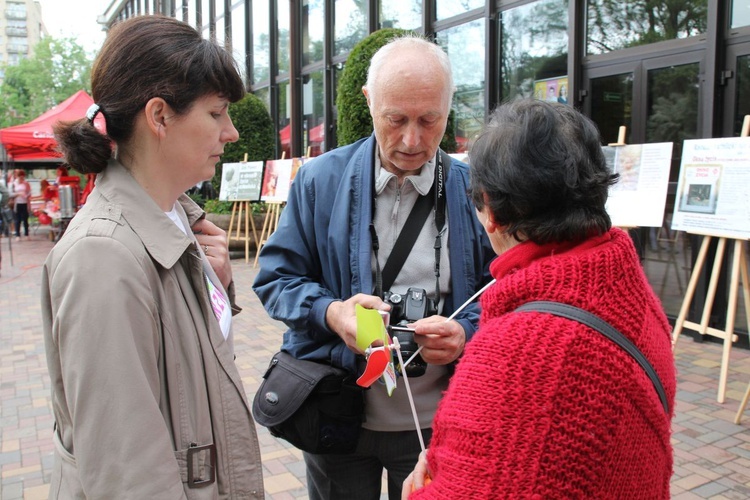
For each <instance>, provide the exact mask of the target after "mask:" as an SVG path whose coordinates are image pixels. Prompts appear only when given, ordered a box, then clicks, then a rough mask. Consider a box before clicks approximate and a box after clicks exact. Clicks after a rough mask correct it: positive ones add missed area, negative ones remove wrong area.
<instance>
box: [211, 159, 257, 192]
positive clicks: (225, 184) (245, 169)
mask: <svg viewBox="0 0 750 500" xmlns="http://www.w3.org/2000/svg"><path fill="white" fill-rule="evenodd" d="M262 179H263V162H262V161H248V162H239V163H224V164H223V165H222V172H221V186H220V187H219V200H220V201H259V200H260V189H261V180H262Z"/></svg>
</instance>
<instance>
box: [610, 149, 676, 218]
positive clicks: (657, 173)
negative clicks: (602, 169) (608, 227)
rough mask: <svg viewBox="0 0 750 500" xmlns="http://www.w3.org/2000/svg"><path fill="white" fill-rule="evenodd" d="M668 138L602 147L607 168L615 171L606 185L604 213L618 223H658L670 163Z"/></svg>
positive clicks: (662, 208) (661, 211) (662, 213)
mask: <svg viewBox="0 0 750 500" xmlns="http://www.w3.org/2000/svg"><path fill="white" fill-rule="evenodd" d="M672 148H673V144H672V143H671V142H660V143H654V144H629V145H627V146H605V147H603V148H602V150H603V151H604V157H605V159H606V161H607V165H608V166H609V169H610V171H612V172H613V173H617V174H619V176H620V177H619V179H618V181H617V183H616V184H614V185H613V186H611V187H610V188H609V198H608V199H607V213H608V214H609V217H610V218H611V219H612V224H613V225H615V226H619V227H661V226H662V224H663V222H664V209H665V207H666V203H667V189H668V188H669V171H670V168H671V166H672Z"/></svg>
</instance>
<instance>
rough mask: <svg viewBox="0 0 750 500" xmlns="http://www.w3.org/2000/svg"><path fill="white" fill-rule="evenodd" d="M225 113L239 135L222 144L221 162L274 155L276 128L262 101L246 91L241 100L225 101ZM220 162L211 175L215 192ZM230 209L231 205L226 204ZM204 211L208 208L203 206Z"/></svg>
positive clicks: (219, 175)
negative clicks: (228, 102)
mask: <svg viewBox="0 0 750 500" xmlns="http://www.w3.org/2000/svg"><path fill="white" fill-rule="evenodd" d="M229 116H230V117H232V122H233V123H234V126H235V128H236V129H237V132H239V134H240V138H239V140H238V141H237V142H231V143H228V144H227V145H226V146H224V154H223V155H222V162H223V163H236V162H239V161H243V160H244V159H245V153H247V161H263V160H272V159H274V158H275V155H276V142H277V137H276V131H275V130H274V126H273V120H272V119H271V115H270V114H269V113H268V109H266V105H265V103H264V102H263V101H262V100H261V99H260V98H259V97H257V96H256V95H254V94H247V95H246V96H245V97H244V98H242V99H241V100H239V101H237V102H234V103H232V104H230V105H229ZM221 171H222V168H221V165H219V166H218V167H217V168H216V174H215V175H214V177H213V178H212V179H211V183H212V184H213V186H214V188H215V189H216V192H217V193H218V192H219V189H220V188H221ZM230 210H231V205H230ZM207 211H208V210H207Z"/></svg>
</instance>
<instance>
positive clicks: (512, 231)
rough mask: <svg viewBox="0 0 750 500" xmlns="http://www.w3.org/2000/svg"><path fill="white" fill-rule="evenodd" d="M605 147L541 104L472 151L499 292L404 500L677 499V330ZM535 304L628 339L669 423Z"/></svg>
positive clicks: (591, 339)
mask: <svg viewBox="0 0 750 500" xmlns="http://www.w3.org/2000/svg"><path fill="white" fill-rule="evenodd" d="M599 140H600V139H599V132H598V130H597V128H596V126H595V125H594V123H593V122H591V121H590V120H589V119H588V118H586V117H585V116H583V115H582V114H580V113H579V112H577V111H576V110H575V109H573V108H572V107H570V106H566V105H562V104H558V103H548V102H542V101H536V100H530V99H529V100H518V101H513V102H510V103H507V104H504V105H502V106H500V107H499V108H498V109H497V110H496V111H495V112H494V114H493V115H492V120H491V123H490V124H489V125H488V126H487V127H486V129H485V130H484V131H483V133H482V134H481V135H480V136H479V138H478V139H477V140H476V142H475V145H474V146H473V147H472V149H471V152H470V155H469V159H470V164H471V192H470V195H471V196H472V198H473V201H474V203H475V205H476V207H477V214H478V217H479V219H480V221H481V222H482V224H483V225H484V227H485V230H486V231H487V234H488V235H489V237H490V241H491V242H492V245H493V248H494V250H495V252H496V253H497V254H498V257H497V258H496V259H495V261H494V262H493V263H492V265H491V271H492V274H493V277H494V278H495V279H496V280H497V281H496V283H495V284H494V285H493V286H492V287H491V288H489V289H488V290H487V292H485V293H484V295H483V296H482V297H481V299H480V300H481V304H482V317H481V320H480V328H479V330H478V331H477V332H476V334H475V335H474V337H473V339H472V341H471V342H469V343H468V344H467V347H466V350H465V351H464V355H463V358H462V359H461V361H460V362H459V364H458V366H457V368H456V373H455V375H454V376H453V378H452V380H451V383H450V386H449V388H448V391H447V393H446V395H445V397H444V398H443V400H442V401H441V403H440V406H439V408H438V411H437V414H436V416H435V420H434V424H433V430H434V434H433V436H432V441H431V444H430V449H429V450H428V452H427V454H426V456H424V454H423V456H422V458H421V459H420V463H419V464H418V465H417V467H416V469H415V471H414V472H413V473H412V475H411V476H410V477H409V479H408V480H407V481H406V483H405V486H404V498H407V497H408V498H411V499H420V500H421V499H457V498H461V499H466V498H477V499H489V498H532V499H546V498H627V499H636V498H644V499H657V498H664V499H666V498H669V480H670V476H671V473H672V446H671V444H670V422H671V418H672V415H673V413H674V396H675V385H676V381H675V366H674V361H673V356H672V349H671V345H670V330H671V329H670V326H669V324H668V322H667V318H666V316H665V314H664V312H663V309H662V306H661V304H660V302H659V300H658V298H657V297H656V295H655V294H654V292H653V291H652V290H651V287H650V286H649V284H648V282H647V280H646V277H645V275H644V273H643V270H642V268H641V265H640V262H639V260H638V255H637V254H636V251H635V248H634V247H633V244H632V242H631V240H630V239H629V237H628V235H627V234H626V233H625V232H623V231H621V230H620V229H617V228H612V227H611V221H610V218H609V216H608V215H607V212H606V211H605V208H604V205H605V202H606V201H607V193H608V189H609V187H610V186H611V185H612V184H613V183H614V182H615V181H616V176H614V175H612V174H611V173H610V172H609V170H608V169H607V166H606V164H605V160H604V156H603V154H602V150H601V147H600V142H599ZM536 300H544V301H557V302H563V303H566V304H569V305H573V306H577V307H580V308H583V309H586V310H588V311H589V312H592V313H594V314H596V315H598V316H599V317H601V318H602V319H604V320H605V321H607V322H609V323H610V324H611V325H612V326H614V327H615V328H616V329H618V330H619V331H620V332H621V333H623V334H624V335H625V336H626V337H627V338H628V339H630V340H631V341H632V342H633V343H634V344H635V345H636V346H637V347H638V349H640V351H641V352H642V353H643V354H644V355H645V357H646V358H647V359H648V361H649V362H650V363H651V365H653V367H654V368H655V370H656V373H657V374H658V376H659V379H660V380H661V382H662V384H663V386H664V388H665V392H666V396H667V402H668V406H669V410H668V412H665V410H664V407H663V406H662V404H661V402H660V400H659V396H658V395H657V392H656V390H655V389H654V385H653V384H652V382H651V380H650V379H649V377H648V376H647V375H646V372H645V371H644V370H643V369H642V368H641V367H640V366H639V365H638V364H637V363H636V361H635V360H634V359H633V358H632V357H631V356H630V355H629V354H628V353H627V352H626V351H625V350H623V349H622V348H621V347H619V346H617V345H616V344H614V343H613V342H612V341H610V340H609V339H607V338H606V337H605V336H604V335H602V334H601V333H599V332H597V331H596V330H593V329H591V328H589V327H587V326H585V325H583V324H581V323H578V322H576V321H573V320H569V319H565V318H561V317H558V316H553V315H551V314H547V313H540V312H524V313H514V310H515V309H516V308H518V307H519V306H521V305H522V304H524V303H526V302H530V301H536ZM427 477H429V478H430V479H431V481H427ZM426 483H428V484H426ZM414 490H416V491H414ZM412 491H414V492H412Z"/></svg>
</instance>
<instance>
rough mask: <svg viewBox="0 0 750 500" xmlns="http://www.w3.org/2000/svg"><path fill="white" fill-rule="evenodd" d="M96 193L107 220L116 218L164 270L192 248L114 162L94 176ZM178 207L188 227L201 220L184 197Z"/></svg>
mask: <svg viewBox="0 0 750 500" xmlns="http://www.w3.org/2000/svg"><path fill="white" fill-rule="evenodd" d="M96 189H97V190H98V191H99V192H100V193H101V195H102V196H103V197H104V199H105V200H107V201H108V203H107V204H106V207H102V208H103V210H105V211H106V213H107V216H108V217H110V218H114V217H117V216H118V215H119V216H120V217H122V219H124V220H125V221H127V223H128V225H130V227H131V228H132V229H133V231H134V232H135V233H136V234H137V235H138V237H139V238H140V239H141V241H142V242H143V246H144V247H145V248H146V250H147V251H148V253H149V254H150V255H151V257H152V258H153V259H154V260H155V261H156V262H158V263H159V264H160V265H161V266H163V267H165V268H171V267H172V266H174V265H175V263H176V262H177V261H178V260H179V258H180V256H181V255H182V254H183V253H185V251H186V250H187V248H188V247H189V246H190V245H191V244H192V240H191V239H190V238H188V236H186V235H185V234H184V233H183V232H182V231H181V230H180V229H179V228H178V227H177V226H176V225H175V224H174V223H173V222H172V221H171V220H170V219H169V217H167V215H166V214H165V213H164V212H163V211H162V210H161V208H159V206H158V205H157V204H156V202H155V201H154V200H153V199H152V198H151V197H150V196H149V195H148V193H146V191H145V190H144V189H143V188H142V187H141V185H140V184H138V182H137V181H136V180H135V178H133V176H132V175H131V174H130V172H129V171H128V170H127V169H126V168H125V167H124V166H122V164H121V163H119V162H117V161H116V160H110V162H109V164H108V165H107V168H105V169H104V171H103V172H102V173H100V174H99V175H98V176H97V179H96ZM177 201H178V203H180V205H182V207H183V208H184V210H185V213H186V215H187V219H188V220H187V221H188V225H189V226H192V225H193V224H194V223H195V222H196V221H197V220H198V219H200V218H201V217H202V216H203V211H202V210H201V209H200V207H198V205H196V204H195V203H194V202H193V201H192V200H191V199H190V197H188V196H187V195H184V194H183V195H181V196H180V198H178V200H177Z"/></svg>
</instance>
